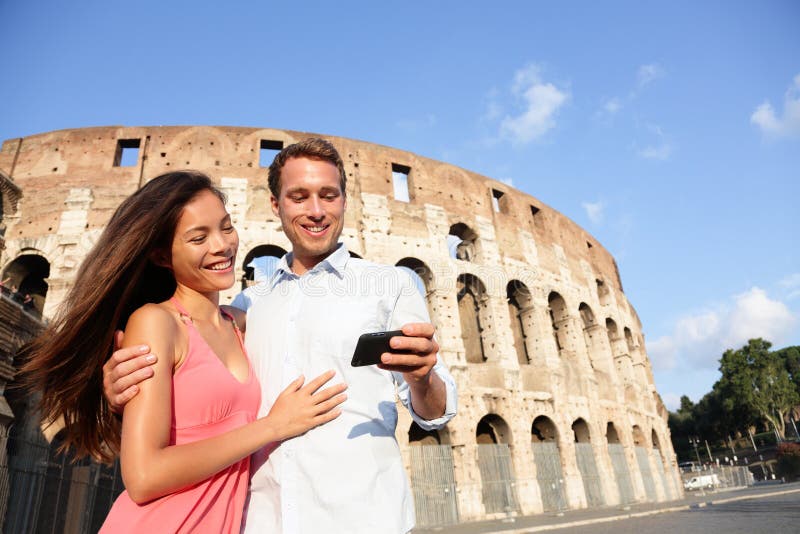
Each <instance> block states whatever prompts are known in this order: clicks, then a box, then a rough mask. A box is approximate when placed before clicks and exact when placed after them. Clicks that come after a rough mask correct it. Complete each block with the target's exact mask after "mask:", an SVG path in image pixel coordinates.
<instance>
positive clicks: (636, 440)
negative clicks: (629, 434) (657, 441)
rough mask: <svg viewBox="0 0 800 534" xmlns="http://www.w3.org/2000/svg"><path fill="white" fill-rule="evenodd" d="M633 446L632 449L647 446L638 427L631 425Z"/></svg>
mask: <svg viewBox="0 0 800 534" xmlns="http://www.w3.org/2000/svg"><path fill="white" fill-rule="evenodd" d="M633 445H634V447H645V446H646V445H647V439H646V438H645V436H644V432H642V428H641V427H640V426H639V425H633Z"/></svg>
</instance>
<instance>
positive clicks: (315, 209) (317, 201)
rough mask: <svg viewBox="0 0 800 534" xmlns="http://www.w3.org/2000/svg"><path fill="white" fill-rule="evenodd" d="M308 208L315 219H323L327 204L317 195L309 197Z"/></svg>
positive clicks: (310, 215)
mask: <svg viewBox="0 0 800 534" xmlns="http://www.w3.org/2000/svg"><path fill="white" fill-rule="evenodd" d="M308 209H309V214H308V216H309V217H311V218H313V219H321V218H323V217H324V216H325V206H323V204H322V199H321V198H319V197H318V196H316V195H314V196H312V197H311V198H310V199H309V203H308Z"/></svg>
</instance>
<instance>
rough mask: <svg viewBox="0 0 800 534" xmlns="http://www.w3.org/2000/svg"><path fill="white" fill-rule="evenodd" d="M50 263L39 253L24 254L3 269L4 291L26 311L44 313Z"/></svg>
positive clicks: (37, 313) (36, 313)
mask: <svg viewBox="0 0 800 534" xmlns="http://www.w3.org/2000/svg"><path fill="white" fill-rule="evenodd" d="M49 276H50V263H49V262H48V261H47V260H46V259H44V257H42V256H40V255H38V254H30V253H28V254H23V255H21V256H18V257H17V258H16V259H14V261H12V262H11V263H9V264H8V265H7V266H6V268H5V269H4V270H3V274H2V278H0V280H2V282H3V288H4V289H3V293H4V294H6V296H8V297H10V298H12V299H13V300H15V301H16V302H17V303H18V304H20V305H22V307H23V308H25V309H26V311H29V312H31V313H33V314H35V315H39V316H41V315H42V312H43V311H44V303H45V298H46V297H47V290H48V288H49V286H48V284H47V278H48V277H49Z"/></svg>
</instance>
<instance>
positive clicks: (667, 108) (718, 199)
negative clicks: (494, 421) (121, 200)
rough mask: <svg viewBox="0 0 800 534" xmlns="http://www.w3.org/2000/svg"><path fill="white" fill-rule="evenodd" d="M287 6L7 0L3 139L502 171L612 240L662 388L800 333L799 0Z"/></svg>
mask: <svg viewBox="0 0 800 534" xmlns="http://www.w3.org/2000/svg"><path fill="white" fill-rule="evenodd" d="M556 4H558V5H556ZM295 5H299V4H293V3H290V2H281V3H277V2H267V1H231V2H226V3H224V4H223V3H221V2H220V3H214V4H209V5H203V4H202V3H200V2H154V1H150V0H144V1H139V2H136V3H130V2H128V3H124V4H123V3H117V2H99V1H97V2H90V1H77V2H70V3H67V2H54V1H53V2H43V1H37V0H31V1H28V2H12V1H10V0H0V50H2V54H0V72H2V73H3V83H2V84H0V139H8V138H12V137H19V136H26V135H31V134H35V133H40V132H45V131H49V130H55V129H60V128H75V127H84V126H99V125H113V124H121V125H130V126H134V125H172V124H209V125H215V124H219V125H232V126H258V127H274V128H287V129H294V130H302V131H313V132H319V133H326V134H331V135H340V136H344V137H351V138H355V139H362V140H366V141H371V142H375V143H380V144H385V145H389V146H393V147H397V148H400V149H404V150H410V151H412V152H416V153H418V154H421V155H424V156H428V157H431V158H434V159H438V160H442V161H446V162H448V163H452V164H455V165H459V166H462V167H465V168H467V169H470V170H473V171H476V172H479V173H481V174H484V175H487V176H490V177H493V178H496V179H499V180H504V181H506V182H508V183H511V184H512V185H513V186H514V187H516V188H518V189H521V190H522V191H525V192H527V193H530V194H532V195H534V196H536V197H537V198H539V199H540V200H542V201H543V202H545V203H547V204H549V205H550V206H552V207H553V208H555V209H557V210H559V211H560V212H562V213H564V214H565V215H567V216H569V217H570V218H572V219H573V220H574V221H575V222H577V223H578V224H579V225H581V226H583V227H584V228H585V229H586V230H587V231H589V232H590V233H592V234H593V235H594V236H595V237H596V238H597V239H599V240H600V242H601V243H603V244H604V245H605V246H606V248H608V249H609V251H610V252H611V253H612V254H613V255H614V256H615V257H616V259H617V262H618V264H619V268H620V271H621V275H622V281H623V285H624V287H625V292H626V294H627V295H628V298H629V299H630V300H631V302H632V303H633V305H634V307H635V308H636V309H637V311H638V313H639V316H640V318H641V320H642V322H643V325H644V332H645V335H646V340H647V347H648V351H649V354H650V357H651V360H652V363H653V367H654V372H655V377H656V383H657V386H658V390H659V392H660V393H661V394H662V396H663V398H664V400H665V402H666V403H667V405H668V406H669V407H671V408H674V407H675V406H676V405H677V401H678V398H679V396H680V395H682V394H687V395H689V396H690V397H691V398H692V399H693V400H699V398H700V397H701V396H702V395H703V394H704V393H706V392H707V391H709V390H710V388H711V385H712V384H713V382H714V381H715V380H716V378H717V376H718V372H717V365H718V363H717V360H718V359H719V357H720V355H721V353H722V351H723V350H724V349H725V348H727V347H738V346H741V345H742V344H744V343H745V341H746V339H747V338H748V337H754V336H763V337H766V338H767V339H770V340H772V341H773V342H774V344H775V345H776V346H779V347H780V346H786V345H789V344H800V253H798V239H797V233H798V230H800V216H798V209H797V204H798V198H800V185H799V184H800V31H798V28H800V3H798V2H794V1H790V0H787V1H761V2H743V1H741V2H740V1H737V2H687V1H678V2H603V3H601V2H588V1H586V2H558V3H556V2H552V3H545V2H530V1H529V2H522V1H520V2H495V3H487V2H463V1H461V2H455V1H437V2H414V1H409V2H402V3H401V2H392V3H388V2H347V1H343V2H335V3H334V2H304V3H303V4H302V6H303V9H302V11H301V10H300V9H299V8H297V7H294V6H295Z"/></svg>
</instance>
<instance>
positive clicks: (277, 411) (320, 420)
mask: <svg viewBox="0 0 800 534" xmlns="http://www.w3.org/2000/svg"><path fill="white" fill-rule="evenodd" d="M335 375H336V372H335V371H333V370H331V371H327V372H325V373H322V374H321V375H319V376H318V377H317V378H315V379H314V380H312V381H311V382H309V383H308V384H306V385H303V383H304V382H305V378H304V377H303V376H302V375H301V376H299V377H298V378H296V379H295V380H294V382H292V383H291V384H289V386H288V387H287V388H286V389H284V390H283V391H282V392H281V394H280V395H278V398H277V399H275V403H274V404H273V405H272V408H271V409H270V411H269V414H268V415H267V417H266V419H268V420H270V423H271V425H270V426H274V429H275V431H276V432H277V435H278V439H279V440H281V441H283V440H285V439H288V438H292V437H294V436H299V435H300V434H304V433H305V432H307V431H308V430H310V429H312V428H314V427H316V426H319V425H322V424H325V423H327V422H328V421H332V420H333V419H336V418H337V417H339V414H341V413H342V410H341V408H337V406H339V405H340V404H341V403H343V402H344V401H345V400H346V399H347V395H345V394H344V393H342V392H343V391H344V390H345V389H347V384H344V383H342V384H335V385H333V386H330V387H327V388H325V389H320V388H321V387H322V386H323V385H325V383H327V382H328V381H329V380H330V379H331V378H333V377H334V376H335Z"/></svg>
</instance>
